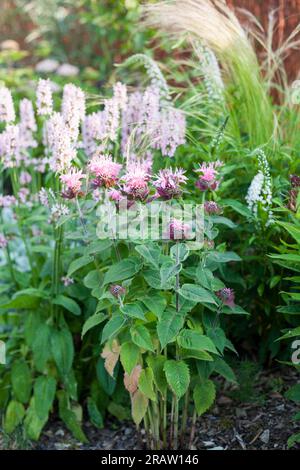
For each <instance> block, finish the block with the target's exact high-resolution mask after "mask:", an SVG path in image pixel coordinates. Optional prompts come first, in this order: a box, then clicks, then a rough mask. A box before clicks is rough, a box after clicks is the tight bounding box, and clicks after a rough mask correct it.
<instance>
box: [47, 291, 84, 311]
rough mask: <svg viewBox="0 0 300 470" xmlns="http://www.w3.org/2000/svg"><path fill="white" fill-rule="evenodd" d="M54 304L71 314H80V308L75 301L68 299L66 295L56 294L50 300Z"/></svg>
mask: <svg viewBox="0 0 300 470" xmlns="http://www.w3.org/2000/svg"><path fill="white" fill-rule="evenodd" d="M52 303H53V304H55V305H61V306H62V307H64V308H65V309H66V310H68V311H69V312H71V313H73V315H77V316H78V315H81V310H80V307H79V305H78V303H77V302H75V300H73V299H70V297H66V296H65V295H58V296H57V297H55V298H54V299H53V301H52Z"/></svg>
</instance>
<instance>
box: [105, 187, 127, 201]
mask: <svg viewBox="0 0 300 470" xmlns="http://www.w3.org/2000/svg"><path fill="white" fill-rule="evenodd" d="M108 197H109V199H110V200H111V201H114V202H120V201H121V200H122V199H124V196H123V195H122V193H121V191H118V190H117V189H111V190H110V191H109V193H108Z"/></svg>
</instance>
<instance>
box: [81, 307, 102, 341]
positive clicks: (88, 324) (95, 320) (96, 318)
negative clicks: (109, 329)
mask: <svg viewBox="0 0 300 470" xmlns="http://www.w3.org/2000/svg"><path fill="white" fill-rule="evenodd" d="M105 319H106V315H105V314H104V313H103V312H100V313H95V314H94V315H92V316H91V317H89V318H88V319H87V320H86V321H85V322H84V325H83V327H82V333H81V337H83V336H84V335H85V334H86V333H87V332H88V331H89V330H90V329H91V328H94V326H97V325H99V324H100V323H102V322H103V321H104V320H105Z"/></svg>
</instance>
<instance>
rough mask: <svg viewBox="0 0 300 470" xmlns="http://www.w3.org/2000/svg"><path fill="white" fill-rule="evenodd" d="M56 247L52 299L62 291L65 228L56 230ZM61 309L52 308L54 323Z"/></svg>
mask: <svg viewBox="0 0 300 470" xmlns="http://www.w3.org/2000/svg"><path fill="white" fill-rule="evenodd" d="M54 236H55V246H54V257H53V258H54V259H53V273H52V278H53V279H52V297H54V298H55V297H57V295H58V294H59V290H60V282H61V281H60V278H61V251H62V240H63V226H62V225H61V226H60V227H58V228H55V229H54ZM52 305H53V304H52ZM58 314H59V309H58V305H55V304H54V308H52V316H53V321H54V322H57V320H58Z"/></svg>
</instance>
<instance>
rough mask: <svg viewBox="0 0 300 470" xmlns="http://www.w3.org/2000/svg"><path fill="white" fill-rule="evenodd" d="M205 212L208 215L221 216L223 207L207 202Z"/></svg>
mask: <svg viewBox="0 0 300 470" xmlns="http://www.w3.org/2000/svg"><path fill="white" fill-rule="evenodd" d="M204 211H205V212H206V213H207V214H220V213H221V207H220V206H219V205H218V204H217V203H216V202H214V201H205V203H204Z"/></svg>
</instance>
